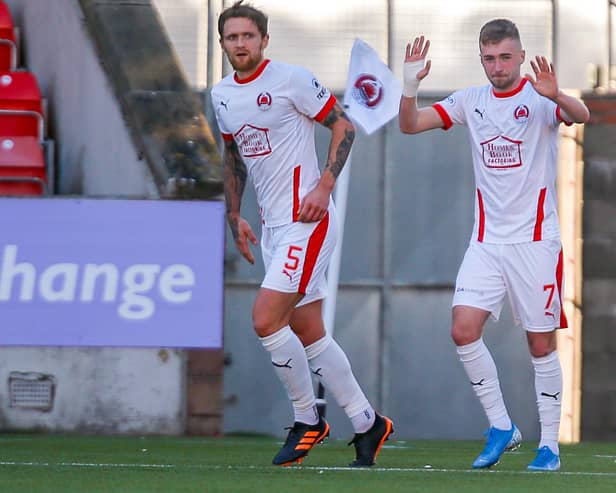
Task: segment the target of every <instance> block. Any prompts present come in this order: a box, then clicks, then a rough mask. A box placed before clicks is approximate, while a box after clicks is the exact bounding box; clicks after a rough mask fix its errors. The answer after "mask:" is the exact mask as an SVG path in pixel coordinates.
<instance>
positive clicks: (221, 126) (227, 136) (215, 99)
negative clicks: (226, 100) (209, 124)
mask: <svg viewBox="0 0 616 493" xmlns="http://www.w3.org/2000/svg"><path fill="white" fill-rule="evenodd" d="M211 96H212V106H213V108H214V115H215V116H216V123H217V124H218V130H220V133H221V135H222V138H223V139H224V140H233V135H232V134H231V132H229V131H228V130H227V129H226V127H225V123H224V120H223V119H222V116H221V114H220V111H221V109H222V105H221V104H220V103H221V101H222V99H221V98H220V96H219V95H218V94H217V93H215V92H214V91H212V93H211Z"/></svg>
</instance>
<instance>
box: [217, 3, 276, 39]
mask: <svg viewBox="0 0 616 493" xmlns="http://www.w3.org/2000/svg"><path fill="white" fill-rule="evenodd" d="M243 2H244V0H239V1H237V2H235V3H234V4H233V5H231V7H229V8H227V9H225V10H223V11H222V13H221V14H220V16H219V17H218V34H219V35H220V37H221V38H222V33H223V30H224V27H225V22H227V20H229V19H231V18H232V17H245V18H247V19H250V20H251V21H253V22H254V23H255V24H256V25H257V29H259V32H260V33H261V36H263V37H265V36H266V35H267V15H265V13H264V12H262V11H260V10H259V9H257V8H255V7H253V6H252V5H250V4H249V3H243Z"/></svg>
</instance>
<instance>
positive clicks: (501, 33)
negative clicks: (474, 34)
mask: <svg viewBox="0 0 616 493" xmlns="http://www.w3.org/2000/svg"><path fill="white" fill-rule="evenodd" d="M507 38H510V39H515V40H517V41H520V32H519V31H518V27H517V26H516V25H515V24H514V23H513V22H511V21H510V20H509V19H494V20H491V21H489V22H486V23H485V24H484V25H483V27H482V28H481V31H480V32H479V45H480V46H481V45H488V44H497V43H500V42H501V41H502V40H503V39H507Z"/></svg>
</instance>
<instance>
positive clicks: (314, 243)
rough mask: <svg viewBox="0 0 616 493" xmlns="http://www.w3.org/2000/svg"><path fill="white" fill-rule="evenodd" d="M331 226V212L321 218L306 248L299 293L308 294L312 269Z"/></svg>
mask: <svg viewBox="0 0 616 493" xmlns="http://www.w3.org/2000/svg"><path fill="white" fill-rule="evenodd" d="M328 227H329V212H328V213H327V214H325V217H324V218H323V219H321V222H319V224H318V225H317V227H316V228H315V229H314V231H313V232H312V234H311V235H310V239H309V240H308V246H307V248H306V257H305V258H304V269H303V270H302V277H301V278H300V280H299V290H298V293H301V294H306V287H307V286H308V283H309V282H310V278H311V277H312V271H313V270H314V266H315V264H316V263H317V258H318V257H319V253H320V252H321V247H322V246H323V243H324V242H325V235H326V234H327V228H328Z"/></svg>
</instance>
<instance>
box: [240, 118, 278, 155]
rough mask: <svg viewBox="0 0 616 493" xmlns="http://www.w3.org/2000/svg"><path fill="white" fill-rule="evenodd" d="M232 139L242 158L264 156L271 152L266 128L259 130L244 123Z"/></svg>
mask: <svg viewBox="0 0 616 493" xmlns="http://www.w3.org/2000/svg"><path fill="white" fill-rule="evenodd" d="M233 137H234V138H235V142H237V146H238V148H239V149H240V152H241V153H242V156H244V157H257V156H265V155H267V154H270V153H271V152H272V146H271V145H270V141H269V129H268V128H259V127H255V126H253V125H250V124H249V123H246V124H245V125H244V126H243V127H242V128H240V129H239V130H238V131H237V132H236V133H235V134H234V135H233Z"/></svg>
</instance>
